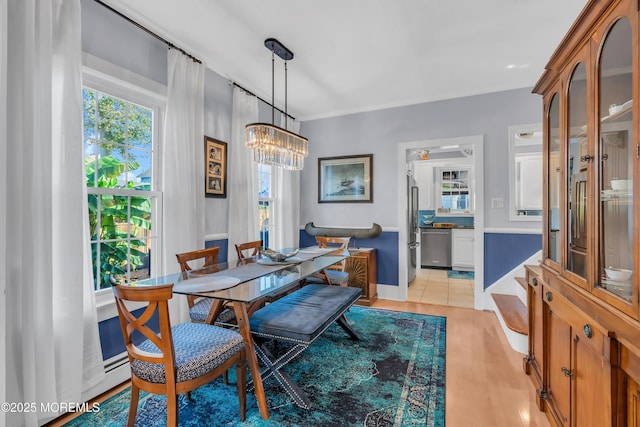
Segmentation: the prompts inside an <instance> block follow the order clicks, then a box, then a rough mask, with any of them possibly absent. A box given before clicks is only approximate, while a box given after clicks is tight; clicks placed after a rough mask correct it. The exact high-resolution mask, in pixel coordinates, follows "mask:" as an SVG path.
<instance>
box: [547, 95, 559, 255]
mask: <svg viewBox="0 0 640 427" xmlns="http://www.w3.org/2000/svg"><path fill="white" fill-rule="evenodd" d="M547 126H548V131H547V135H548V138H549V140H548V141H547V152H548V163H547V236H548V237H547V258H548V259H550V260H551V261H553V262H555V263H560V235H559V234H560V183H561V173H560V171H561V170H560V98H559V96H558V94H557V93H555V94H554V95H553V98H551V103H550V104H549V112H548V117H547Z"/></svg>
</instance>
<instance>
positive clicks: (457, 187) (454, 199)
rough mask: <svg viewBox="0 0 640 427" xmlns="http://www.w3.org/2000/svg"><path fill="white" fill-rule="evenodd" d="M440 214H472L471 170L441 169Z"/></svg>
mask: <svg viewBox="0 0 640 427" xmlns="http://www.w3.org/2000/svg"><path fill="white" fill-rule="evenodd" d="M438 170H439V173H438V178H439V179H438V180H439V187H438V188H439V189H440V191H439V200H438V213H439V214H470V213H472V210H473V208H472V206H471V201H472V198H471V168H469V167H459V168H448V167H447V168H439V169H438Z"/></svg>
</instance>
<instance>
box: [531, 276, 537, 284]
mask: <svg viewBox="0 0 640 427" xmlns="http://www.w3.org/2000/svg"><path fill="white" fill-rule="evenodd" d="M531 284H532V285H533V286H538V278H537V277H534V278H533V280H532V281H531Z"/></svg>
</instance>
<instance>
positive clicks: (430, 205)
mask: <svg viewBox="0 0 640 427" xmlns="http://www.w3.org/2000/svg"><path fill="white" fill-rule="evenodd" d="M414 173H415V178H416V183H417V184H418V191H419V195H418V209H419V210H422V211H424V210H435V204H434V201H435V195H434V191H435V187H434V184H433V183H434V181H435V179H434V175H433V165H432V164H430V163H428V162H426V161H423V162H415V163H414Z"/></svg>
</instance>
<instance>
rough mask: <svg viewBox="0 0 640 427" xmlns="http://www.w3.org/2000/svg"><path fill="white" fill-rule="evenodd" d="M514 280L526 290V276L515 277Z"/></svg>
mask: <svg viewBox="0 0 640 427" xmlns="http://www.w3.org/2000/svg"><path fill="white" fill-rule="evenodd" d="M516 282H518V283H519V284H520V286H522V289H524V290H525V291H526V290H527V278H526V277H516Z"/></svg>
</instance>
